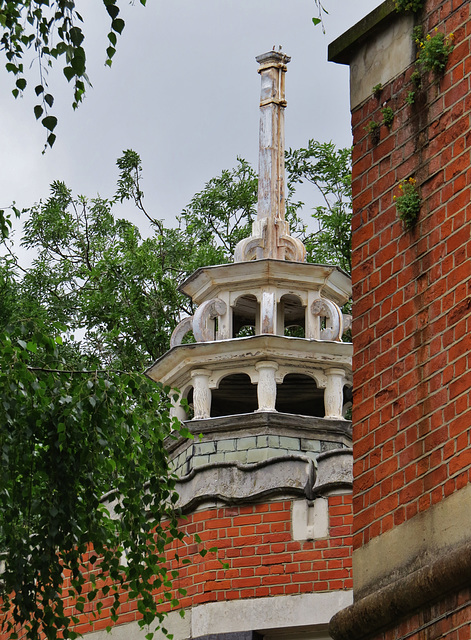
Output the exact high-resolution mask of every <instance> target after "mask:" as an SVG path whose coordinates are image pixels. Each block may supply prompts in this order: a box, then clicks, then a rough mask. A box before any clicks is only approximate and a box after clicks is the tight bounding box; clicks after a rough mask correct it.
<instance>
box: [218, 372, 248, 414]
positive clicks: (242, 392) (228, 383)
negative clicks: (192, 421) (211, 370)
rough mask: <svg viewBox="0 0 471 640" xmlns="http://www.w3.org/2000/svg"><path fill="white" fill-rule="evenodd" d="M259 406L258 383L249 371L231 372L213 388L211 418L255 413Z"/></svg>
mask: <svg viewBox="0 0 471 640" xmlns="http://www.w3.org/2000/svg"><path fill="white" fill-rule="evenodd" d="M257 408H258V401H257V385H255V384H253V383H252V381H251V379H250V376H249V375H248V374H247V373H230V374H229V375H227V376H224V377H223V378H222V379H221V380H220V381H219V384H218V387H217V388H216V389H212V401H211V418H217V417H220V416H230V415H234V414H236V415H237V414H239V413H253V412H254V411H256V410H257Z"/></svg>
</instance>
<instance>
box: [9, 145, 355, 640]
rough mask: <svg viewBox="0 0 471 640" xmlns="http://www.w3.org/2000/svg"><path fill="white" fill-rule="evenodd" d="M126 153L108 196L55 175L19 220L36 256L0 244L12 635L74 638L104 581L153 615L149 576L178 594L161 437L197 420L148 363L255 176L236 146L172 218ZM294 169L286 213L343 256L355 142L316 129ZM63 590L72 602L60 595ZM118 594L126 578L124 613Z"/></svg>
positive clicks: (148, 618)
mask: <svg viewBox="0 0 471 640" xmlns="http://www.w3.org/2000/svg"><path fill="white" fill-rule="evenodd" d="M117 164H118V169H119V178H118V185H117V191H116V194H114V195H113V196H111V197H110V198H108V199H106V198H101V197H98V196H97V197H95V198H91V199H90V198H86V197H84V196H75V195H73V193H72V191H71V190H70V189H69V188H68V187H67V186H66V185H65V184H64V183H62V182H54V183H53V184H52V185H51V193H50V195H49V197H48V198H47V199H46V200H45V201H44V202H40V203H38V204H37V205H35V206H34V207H32V208H31V209H30V210H29V212H28V213H27V217H26V220H25V223H24V232H23V237H22V240H21V242H22V244H23V246H24V247H25V248H27V249H28V250H29V251H32V252H34V253H35V258H34V260H33V262H32V264H31V266H28V267H25V266H23V265H21V263H20V260H19V259H18V258H17V257H16V255H15V251H14V248H12V247H10V248H9V251H8V252H7V254H6V256H4V257H3V259H2V260H1V261H0V293H1V295H2V302H3V305H2V307H1V310H0V393H1V395H2V397H1V402H0V424H2V428H1V429H0V452H1V455H2V466H1V474H2V477H1V479H0V550H2V551H3V552H4V563H5V571H4V573H3V576H2V584H1V588H0V595H1V596H2V597H3V605H2V609H3V612H4V614H5V615H4V619H3V631H4V632H6V633H11V634H13V635H11V636H10V637H12V638H14V637H15V636H14V634H15V633H16V632H17V631H18V630H19V628H20V627H21V626H22V625H23V631H25V632H26V635H27V637H28V638H30V639H32V640H36V639H37V638H39V637H40V636H41V634H44V635H45V636H46V637H48V638H55V637H58V635H57V634H59V635H61V634H62V637H71V638H73V637H74V636H75V631H74V630H73V628H72V627H73V625H74V623H75V621H76V620H77V617H76V616H77V615H79V614H80V613H81V612H82V611H83V610H84V607H85V606H87V607H88V606H89V604H88V603H89V602H90V603H92V604H93V603H96V604H95V605H94V607H95V608H94V612H95V613H96V615H99V614H100V607H101V605H100V600H101V597H102V596H103V595H109V592H110V591H109V590H110V589H111V592H112V591H113V589H115V588H116V589H119V590H120V591H121V592H123V591H127V592H128V594H129V596H130V597H132V598H137V599H138V601H139V611H140V613H141V615H142V624H150V623H152V622H157V623H158V622H159V621H161V619H162V614H161V613H160V610H159V602H158V600H156V599H155V589H157V588H158V587H159V586H162V587H163V592H164V593H167V594H168V597H169V598H170V597H171V596H170V584H171V580H172V577H174V574H169V573H168V571H167V569H166V567H165V564H164V563H163V555H162V554H163V551H164V548H165V545H166V544H167V543H168V542H169V541H171V540H172V539H174V538H175V537H180V535H181V534H180V533H179V532H178V530H177V526H176V524H177V523H176V515H177V514H175V513H174V511H173V509H172V503H173V501H174V500H175V493H174V486H175V480H174V478H173V477H172V475H171V473H170V471H169V465H168V460H167V457H166V453H165V448H164V445H163V441H164V438H166V437H168V436H170V437H172V435H175V434H177V433H180V434H183V435H185V434H187V432H186V430H185V429H184V428H183V427H181V426H180V425H179V424H178V423H177V422H174V423H172V421H171V420H170V418H169V414H168V397H167V391H168V390H162V389H161V388H159V387H158V386H157V387H156V386H155V385H154V384H153V383H151V382H150V381H149V380H147V379H145V378H143V377H142V376H141V375H140V374H139V371H141V370H142V369H143V368H144V367H145V366H146V365H148V364H149V363H150V362H152V361H153V360H155V359H156V358H158V357H159V356H161V355H162V354H163V353H164V352H165V351H166V350H167V349H168V346H169V337H170V334H171V331H172V330H173V328H174V326H175V325H176V323H177V322H178V321H179V320H180V319H181V318H182V317H183V316H184V315H187V314H191V313H193V309H192V306H191V301H189V300H187V299H186V298H185V297H184V296H183V295H182V294H181V293H180V292H179V290H178V285H179V284H180V283H181V282H182V280H183V279H184V278H185V277H187V276H188V275H190V274H191V273H192V272H193V271H194V270H195V269H197V268H198V267H201V266H204V265H211V264H218V263H221V262H227V261H228V260H229V259H230V258H231V254H232V251H233V249H234V246H235V244H236V243H237V242H238V241H239V240H240V239H242V237H244V236H245V235H248V234H249V233H250V225H251V222H252V220H253V218H254V216H255V211H256V206H255V205H256V199H257V179H256V177H255V174H254V172H253V170H252V168H251V167H250V166H249V164H248V163H247V162H245V161H244V160H243V159H241V158H239V159H238V161H237V165H236V167H235V168H234V169H232V170H227V171H223V172H222V173H221V174H220V175H219V176H217V177H215V178H213V179H211V180H210V181H209V182H208V183H207V184H206V185H205V187H204V189H203V190H202V191H201V192H199V193H198V194H196V195H195V196H194V197H193V198H192V200H191V202H190V203H189V205H188V206H187V207H186V208H185V209H184V211H183V212H182V214H181V216H180V217H179V218H178V220H177V222H178V224H177V225H176V226H174V227H171V228H167V227H165V226H164V224H163V222H162V221H159V220H156V219H155V218H153V217H152V215H150V214H149V212H148V211H147V210H146V209H145V206H144V194H143V192H142V190H141V177H142V167H141V161H140V158H139V155H138V154H137V153H135V152H134V151H131V150H128V151H125V152H124V153H123V156H122V157H121V158H120V159H119V160H118V163H117ZM287 168H288V177H289V198H288V206H287V217H288V218H289V219H290V221H291V223H292V228H294V229H295V232H296V233H298V234H301V236H302V238H303V240H304V241H305V242H306V244H307V247H308V251H309V259H310V260H311V261H316V262H322V261H324V260H325V261H328V262H332V261H335V262H337V264H339V265H340V266H342V267H343V268H348V266H349V264H350V263H349V256H348V251H349V246H350V245H349V243H348V238H349V237H350V231H349V229H348V228H347V227H348V223H347V221H348V218H349V212H350V209H349V206H350V205H349V202H350V201H349V184H350V183H349V152H348V150H343V151H337V150H335V148H334V147H333V145H331V144H326V145H321V144H319V143H315V142H313V141H311V142H310V143H309V145H308V148H307V149H300V150H295V151H292V150H290V151H289V152H288V153H287ZM304 180H307V181H308V182H309V183H311V184H312V185H313V186H314V187H315V188H316V189H317V190H318V192H319V193H320V194H321V195H322V197H323V198H324V204H323V205H320V206H316V207H314V213H313V215H314V217H316V218H317V220H318V222H319V225H320V226H319V230H318V231H315V232H313V233H308V232H306V230H305V228H304V225H303V224H302V222H301V220H300V208H301V205H302V203H300V202H296V201H295V197H296V186H297V184H299V183H300V182H301V181H304ZM118 202H127V203H128V204H131V205H133V206H134V207H135V209H136V213H138V214H140V215H141V216H143V217H144V216H145V217H146V218H147V221H148V222H149V223H150V228H151V234H150V236H149V237H143V236H142V235H141V232H140V230H139V227H138V225H137V224H133V223H131V222H129V220H126V219H120V218H116V217H115V215H114V207H115V205H116V204H117V203H118ZM133 218H136V216H133ZM7 233H8V228H6V230H5V235H6V234H7ZM340 236H342V237H340ZM324 243H327V245H326V244H324ZM5 246H9V245H7V244H6V245H5ZM74 334H75V339H74V338H73V335H74ZM118 370H120V371H121V372H120V371H118ZM126 371H128V372H132V373H126ZM106 496H108V502H107V500H106V499H105V500H104V497H106ZM110 500H114V503H113V504H114V506H113V509H111V508H110V502H109V501H110ZM89 578H90V579H92V581H93V586H92V590H91V591H90V592H88V593H87V595H85V593H84V592H83V587H84V583H85V581H86V580H88V579H89ZM110 585H112V586H110ZM69 590H70V594H72V595H74V597H75V598H76V610H69V609H65V608H64V599H63V598H64V596H65V595H68V594H69ZM82 592H83V593H82ZM116 593H117V592H116ZM163 597H165V595H164V596H163ZM173 604H176V601H174V602H173ZM118 611H119V598H118V596H117V595H116V596H115V599H114V605H113V608H112V618H113V620H116V618H117V615H118Z"/></svg>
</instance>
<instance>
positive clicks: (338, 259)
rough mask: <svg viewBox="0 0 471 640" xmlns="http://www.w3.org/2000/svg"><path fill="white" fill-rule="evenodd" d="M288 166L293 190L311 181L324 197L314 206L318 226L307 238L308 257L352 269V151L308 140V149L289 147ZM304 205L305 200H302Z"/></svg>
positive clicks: (317, 191) (346, 269) (330, 143)
mask: <svg viewBox="0 0 471 640" xmlns="http://www.w3.org/2000/svg"><path fill="white" fill-rule="evenodd" d="M286 169H287V172H288V183H289V188H290V190H291V191H293V189H295V187H296V184H297V183H302V182H308V183H310V184H312V185H313V186H314V187H315V190H316V193H317V194H318V195H320V196H321V198H322V204H320V205H317V206H314V207H313V210H314V213H313V214H312V216H313V218H314V219H315V221H316V223H317V225H318V229H317V230H315V231H314V232H313V233H310V234H308V235H307V236H306V238H305V239H304V242H305V244H306V250H307V254H308V260H309V261H310V262H318V263H321V264H335V265H338V266H339V267H341V268H342V269H344V270H345V271H346V272H347V273H350V272H351V270H352V259H351V251H352V230H351V223H352V195H351V183H352V178H351V151H350V149H336V148H335V145H334V144H333V143H332V142H324V143H321V142H317V141H315V140H309V142H308V145H307V148H306V149H294V150H293V149H289V150H288V151H287V153H286ZM299 204H300V205H302V204H303V203H299Z"/></svg>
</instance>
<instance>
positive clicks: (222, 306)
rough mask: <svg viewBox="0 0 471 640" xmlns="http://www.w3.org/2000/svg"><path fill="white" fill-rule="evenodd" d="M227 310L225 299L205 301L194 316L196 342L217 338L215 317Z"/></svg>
mask: <svg viewBox="0 0 471 640" xmlns="http://www.w3.org/2000/svg"><path fill="white" fill-rule="evenodd" d="M226 311H227V305H226V303H225V302H224V300H220V299H219V298H213V299H212V300H206V302H203V304H201V305H200V306H199V307H198V309H197V310H196V312H195V315H194V316H193V335H194V336H195V340H196V342H210V341H211V340H214V339H215V337H216V336H215V332H214V318H217V316H222V315H224V314H225V313H226Z"/></svg>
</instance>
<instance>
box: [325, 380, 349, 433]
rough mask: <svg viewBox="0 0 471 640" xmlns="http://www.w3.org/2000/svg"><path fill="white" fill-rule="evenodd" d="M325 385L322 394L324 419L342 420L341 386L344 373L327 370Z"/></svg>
mask: <svg viewBox="0 0 471 640" xmlns="http://www.w3.org/2000/svg"><path fill="white" fill-rule="evenodd" d="M326 375H327V384H326V387H325V392H324V407H325V417H326V418H335V419H336V420H341V419H343V415H342V407H343V384H344V380H345V371H344V370H343V369H327V371H326Z"/></svg>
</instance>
